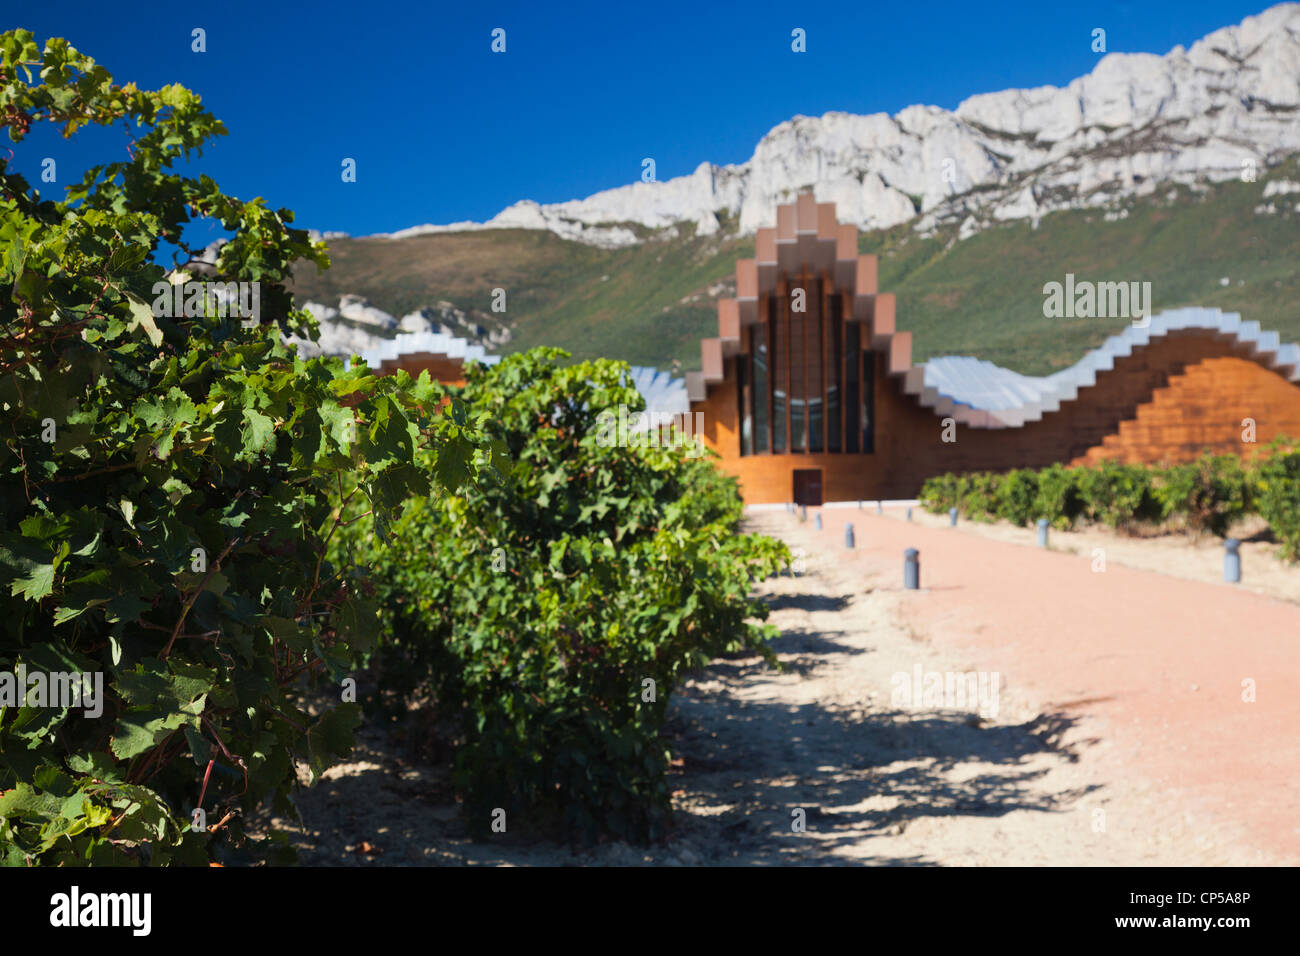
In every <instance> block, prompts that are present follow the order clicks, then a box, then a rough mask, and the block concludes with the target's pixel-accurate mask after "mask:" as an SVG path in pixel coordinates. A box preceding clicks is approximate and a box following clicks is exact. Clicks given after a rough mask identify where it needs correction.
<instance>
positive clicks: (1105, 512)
mask: <svg viewBox="0 0 1300 956" xmlns="http://www.w3.org/2000/svg"><path fill="white" fill-rule="evenodd" d="M1079 494H1080V496H1081V497H1082V498H1083V503H1084V515H1085V517H1086V518H1087V519H1088V520H1089V521H1096V522H1099V523H1101V524H1104V525H1106V526H1107V527H1110V528H1118V529H1123V530H1132V529H1134V528H1135V527H1137V526H1138V525H1139V524H1141V523H1143V522H1157V521H1159V520H1160V502H1159V500H1158V498H1157V496H1156V491H1155V488H1154V486H1153V483H1152V480H1151V469H1149V468H1148V467H1147V466H1145V465H1125V464H1121V463H1120V462H1116V461H1110V460H1109V459H1108V460H1105V461H1103V462H1102V463H1101V464H1100V465H1099V466H1097V467H1094V468H1083V469H1080V471H1079Z"/></svg>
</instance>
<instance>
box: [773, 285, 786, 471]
mask: <svg viewBox="0 0 1300 956" xmlns="http://www.w3.org/2000/svg"><path fill="white" fill-rule="evenodd" d="M771 305H772V312H771V314H773V315H775V317H776V334H775V335H774V336H773V341H772V376H773V378H774V380H775V381H774V383H773V388H772V451H774V452H776V453H778V454H780V453H781V452H784V451H785V449H786V441H785V438H786V435H785V426H786V417H787V412H788V408H787V407H786V398H787V396H788V395H789V391H790V300H789V298H787V297H783V296H779V295H773V296H772V297H771Z"/></svg>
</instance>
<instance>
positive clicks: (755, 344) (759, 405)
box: [749, 322, 772, 453]
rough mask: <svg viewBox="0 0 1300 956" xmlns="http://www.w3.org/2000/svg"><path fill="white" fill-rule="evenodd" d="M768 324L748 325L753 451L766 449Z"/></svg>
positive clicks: (770, 398) (768, 394)
mask: <svg viewBox="0 0 1300 956" xmlns="http://www.w3.org/2000/svg"><path fill="white" fill-rule="evenodd" d="M767 338H768V324H767V323H766V322H763V323H761V324H759V325H751V326H750V327H749V354H750V358H751V360H752V361H753V365H754V374H753V375H752V376H751V377H752V379H753V386H752V387H751V388H750V391H751V392H752V393H753V396H754V451H756V452H760V453H761V452H765V451H767V429H768V417H767V406H768V403H769V402H770V401H771V400H772V391H771V376H770V375H769V374H768V366H769V364H770V356H769V355H768V349H767Z"/></svg>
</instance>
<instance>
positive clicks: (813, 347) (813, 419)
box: [805, 280, 826, 452]
mask: <svg viewBox="0 0 1300 956" xmlns="http://www.w3.org/2000/svg"><path fill="white" fill-rule="evenodd" d="M805 288H806V289H807V290H808V353H807V368H808V450H809V451H814V452H821V451H825V450H826V421H825V418H824V413H825V409H826V393H825V383H824V381H823V379H822V338H823V335H824V317H823V316H822V284H821V282H820V281H816V280H814V281H812V282H809V283H807V284H806V285H805Z"/></svg>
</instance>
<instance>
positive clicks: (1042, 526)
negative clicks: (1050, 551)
mask: <svg viewBox="0 0 1300 956" xmlns="http://www.w3.org/2000/svg"><path fill="white" fill-rule="evenodd" d="M1038 546H1039V547H1040V548H1045V547H1047V519H1046V518H1039V519H1038Z"/></svg>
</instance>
